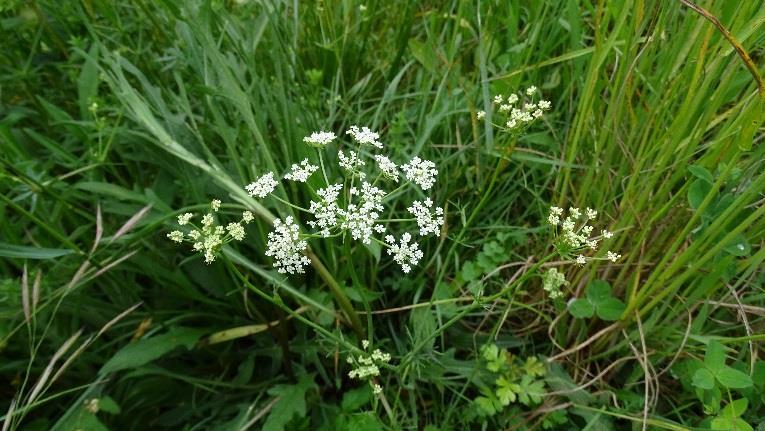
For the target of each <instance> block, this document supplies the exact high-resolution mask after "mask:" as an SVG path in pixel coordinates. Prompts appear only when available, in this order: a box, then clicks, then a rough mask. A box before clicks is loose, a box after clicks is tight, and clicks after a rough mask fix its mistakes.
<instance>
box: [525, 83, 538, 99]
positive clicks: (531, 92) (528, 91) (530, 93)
mask: <svg viewBox="0 0 765 431" xmlns="http://www.w3.org/2000/svg"><path fill="white" fill-rule="evenodd" d="M536 92H537V87H535V86H533V85H532V86H531V87H529V88H527V89H526V95H527V96H533V95H534V93H536Z"/></svg>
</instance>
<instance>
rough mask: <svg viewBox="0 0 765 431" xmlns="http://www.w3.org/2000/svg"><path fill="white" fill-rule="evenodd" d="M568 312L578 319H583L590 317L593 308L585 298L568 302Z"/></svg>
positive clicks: (593, 311) (593, 310)
mask: <svg viewBox="0 0 765 431" xmlns="http://www.w3.org/2000/svg"><path fill="white" fill-rule="evenodd" d="M568 311H569V313H571V315H572V316H574V317H576V318H578V319H585V318H589V317H592V315H593V313H595V307H594V306H593V305H592V304H591V303H590V301H588V300H587V299H586V298H578V299H575V300H573V301H571V302H569V304H568Z"/></svg>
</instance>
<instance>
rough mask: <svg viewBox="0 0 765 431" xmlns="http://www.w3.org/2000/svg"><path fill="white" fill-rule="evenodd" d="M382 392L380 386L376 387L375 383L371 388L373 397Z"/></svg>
mask: <svg viewBox="0 0 765 431" xmlns="http://www.w3.org/2000/svg"><path fill="white" fill-rule="evenodd" d="M382 390H383V389H382V386H380V385H378V384H377V383H375V384H374V385H373V386H372V393H374V394H375V395H380V394H381V393H382Z"/></svg>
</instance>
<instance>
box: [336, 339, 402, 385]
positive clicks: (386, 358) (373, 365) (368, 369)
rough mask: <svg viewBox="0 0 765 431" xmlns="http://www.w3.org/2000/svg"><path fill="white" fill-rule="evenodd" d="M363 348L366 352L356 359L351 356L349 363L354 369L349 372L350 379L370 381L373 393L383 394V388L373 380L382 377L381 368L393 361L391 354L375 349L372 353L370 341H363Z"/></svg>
mask: <svg viewBox="0 0 765 431" xmlns="http://www.w3.org/2000/svg"><path fill="white" fill-rule="evenodd" d="M361 346H362V347H363V349H364V352H363V353H362V354H360V355H358V356H356V357H353V355H349V356H348V358H347V362H348V363H349V364H350V365H352V366H353V367H354V368H353V369H352V370H351V371H349V372H348V377H350V378H352V379H359V380H368V381H369V384H370V385H371V386H372V392H373V393H374V394H375V395H379V394H380V393H382V386H380V385H379V384H377V383H374V382H373V381H372V379H373V378H374V377H377V376H379V375H380V366H382V365H383V364H387V363H388V362H390V360H391V356H390V354H389V353H384V352H382V351H381V350H380V349H375V350H374V351H372V352H371V353H369V352H368V350H369V341H367V340H362V341H361Z"/></svg>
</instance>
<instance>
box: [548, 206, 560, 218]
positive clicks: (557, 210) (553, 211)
mask: <svg viewBox="0 0 765 431" xmlns="http://www.w3.org/2000/svg"><path fill="white" fill-rule="evenodd" d="M550 214H555V215H557V216H561V215H563V208H559V207H550Z"/></svg>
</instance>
